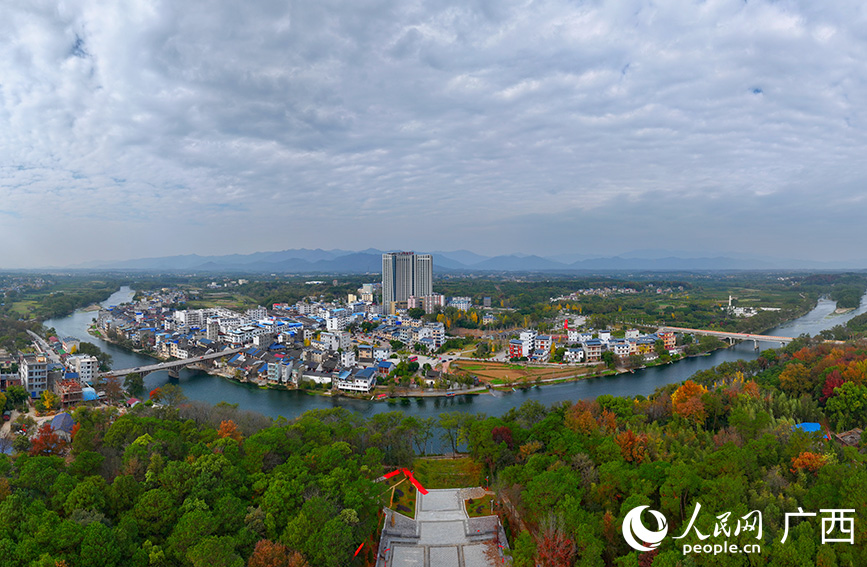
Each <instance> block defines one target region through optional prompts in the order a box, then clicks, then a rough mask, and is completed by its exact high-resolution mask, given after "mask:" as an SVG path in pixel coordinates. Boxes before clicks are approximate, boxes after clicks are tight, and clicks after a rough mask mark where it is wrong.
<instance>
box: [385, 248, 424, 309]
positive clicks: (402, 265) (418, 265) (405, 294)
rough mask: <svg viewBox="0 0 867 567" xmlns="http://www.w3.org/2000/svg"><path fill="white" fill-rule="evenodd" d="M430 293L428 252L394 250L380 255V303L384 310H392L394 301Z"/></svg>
mask: <svg viewBox="0 0 867 567" xmlns="http://www.w3.org/2000/svg"><path fill="white" fill-rule="evenodd" d="M432 293H433V257H432V256H431V255H430V254H415V253H413V252H396V253H393V254H383V255H382V305H383V307H385V309H386V312H392V311H393V310H394V303H396V302H401V301H406V300H407V298H409V297H411V296H416V297H420V296H425V295H430V294H432Z"/></svg>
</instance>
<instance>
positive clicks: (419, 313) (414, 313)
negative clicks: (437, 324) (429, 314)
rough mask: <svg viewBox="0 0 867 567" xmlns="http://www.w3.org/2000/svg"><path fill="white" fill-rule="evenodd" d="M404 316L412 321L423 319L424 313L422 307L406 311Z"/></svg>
mask: <svg viewBox="0 0 867 567" xmlns="http://www.w3.org/2000/svg"><path fill="white" fill-rule="evenodd" d="M406 314H407V315H409V316H410V317H412V318H413V319H421V318H422V317H424V314H425V311H424V309H423V308H422V307H413V308H412V309H407V311H406Z"/></svg>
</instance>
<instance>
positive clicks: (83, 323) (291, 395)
mask: <svg viewBox="0 0 867 567" xmlns="http://www.w3.org/2000/svg"><path fill="white" fill-rule="evenodd" d="M133 294H134V292H133V291H132V290H131V289H130V288H129V287H123V288H121V289H120V290H119V291H117V292H115V293H114V294H113V295H112V296H111V297H109V298H108V299H107V300H106V301H104V302H103V303H102V305H103V306H105V307H109V306H113V305H119V304H121V303H124V302H128V301H130V300H131V299H132V297H133ZM835 307H836V305H835V303H834V302H833V301H830V300H827V299H822V300H820V301H819V303H818V305H817V306H816V308H815V309H813V310H812V311H810V312H809V313H808V314H806V315H804V316H803V317H800V318H798V319H795V320H794V321H790V322H788V323H785V324H783V325H780V326H779V327H776V328H774V329H771V330H770V331H768V333H767V334H769V335H777V336H789V337H797V336H799V335H801V334H805V333H806V334H810V335H815V334H817V333H818V332H819V331H822V330H824V329H828V328H831V327H833V326H834V325H839V324H842V323H845V322H846V321H848V320H849V319H851V318H852V317H855V316H856V315H859V314H861V313H864V312H865V311H867V295H865V296H864V297H863V298H862V299H861V305H860V306H859V307H858V309H855V310H853V311H850V312H848V313H844V314H834V309H835ZM95 316H96V312H93V311H76V312H75V313H73V314H72V315H69V316H68V317H63V318H60V319H50V320H48V321H45V326H46V327H54V328H55V329H56V330H57V333H58V336H59V337H75V338H77V339H79V340H82V341H89V342H92V343H94V344H96V345H98V346H99V347H100V348H101V349H102V350H103V351H105V352H107V353H109V354H110V355H111V356H112V358H113V367H114V368H134V367H136V366H144V365H146V364H152V363H153V359H151V358H148V357H146V356H142V355H139V354H135V353H131V352H128V351H126V350H124V349H121V348H119V347H117V346H115V345H113V344H111V343H108V342H106V341H103V340H101V339H98V338H95V337H93V336H91V335H90V334H88V332H87V329H88V327H89V326H90V325H91V322H92V320H93V318H94V317H95ZM778 346H779V343H766V344H761V343H760V348H762V349H764V348H776V347H778ZM758 356H759V353H758V352H757V351H756V350H755V349H754V348H753V343H752V341H750V342H745V343H741V344H738V345H735V346H734V347H731V348H727V349H721V350H718V351H715V352H713V353H711V354H710V355H708V356H699V357H694V358H688V359H685V360H681V361H678V362H676V363H673V364H668V365H665V366H658V367H654V368H646V369H642V370H637V371H636V372H635V373H633V374H620V375H616V376H610V377H605V378H592V379H589V380H581V381H578V382H569V383H565V384H553V385H549V386H542V387H539V388H530V389H527V390H518V391H516V392H497V393H496V394H495V395H490V394H482V395H458V396H454V397H450V398H441V397H438V398H417V399H410V398H402V399H400V400H392V401H390V402H370V401H365V400H348V399H345V398H329V397H326V396H317V395H309V394H306V393H304V392H298V391H285V390H266V389H262V388H258V387H256V386H252V385H250V384H240V383H238V382H234V381H230V380H226V379H225V378H220V377H218V376H211V375H209V374H206V373H204V372H201V371H198V370H189V369H182V370H181V372H180V381H179V384H180V386H181V388H183V391H184V394H185V395H186V396H187V397H188V398H189V399H191V400H201V401H205V402H208V403H210V404H216V403H219V402H222V401H225V402H229V403H233V404H238V406H239V408H240V409H244V410H251V411H256V412H259V413H262V414H265V415H268V416H271V417H278V416H283V417H286V418H289V419H292V418H294V417H297V416H299V415H301V414H302V413H304V412H305V411H307V410H311V409H327V408H333V407H344V408H346V409H349V410H352V411H355V412H358V413H360V414H361V415H364V416H366V417H369V416H371V415H374V414H377V413H381V412H386V411H393V410H402V411H404V412H406V413H407V414H413V415H417V416H419V417H434V416H437V415H439V414H440V413H441V412H444V411H463V412H473V413H485V414H487V415H501V414H503V413H505V412H506V411H508V410H509V409H511V408H513V407H516V406H519V405H521V404H522V403H524V402H526V401H527V400H536V401H538V402H540V403H542V404H544V405H550V404H554V403H557V402H561V401H563V400H579V399H587V398H596V397H597V396H601V395H603V394H611V395H614V396H636V395H645V396H646V395H648V394H651V393H652V392H653V391H654V390H656V389H657V388H659V387H660V386H664V385H666V384H670V383H672V382H681V381H683V380H686V379H687V378H689V377H690V376H692V375H693V374H695V373H696V372H699V371H701V370H706V369H708V368H711V367H713V366H716V365H718V364H720V363H722V362H728V361H735V360H741V359H743V360H752V359H754V358H756V357H758ZM168 379H169V378H168V373H167V372H165V371H163V372H154V373H152V374H149V375H148V376H146V377H145V386H146V387H147V389H148V390H150V389H153V388H155V387H157V386H162V385H163V384H165V383H166V382H168Z"/></svg>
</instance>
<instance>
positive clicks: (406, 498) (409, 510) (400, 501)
mask: <svg viewBox="0 0 867 567" xmlns="http://www.w3.org/2000/svg"><path fill="white" fill-rule="evenodd" d="M388 487H389V488H388V490H386V491H385V493H384V494H383V495H382V504H383V506H388V507H389V508H391V509H392V510H396V511H398V512H400V513H401V514H403V515H404V516H408V517H410V518H413V519H415V501H416V499H417V498H418V491H417V490H416V489H415V487H414V486H413V485H412V483H411V482H409V480H407V479H406V478H405V477H404V476H403V475H398V476H396V477H395V478H393V479H391V480H390V481H388ZM392 487H394V498H393V499H392V496H391V488H392Z"/></svg>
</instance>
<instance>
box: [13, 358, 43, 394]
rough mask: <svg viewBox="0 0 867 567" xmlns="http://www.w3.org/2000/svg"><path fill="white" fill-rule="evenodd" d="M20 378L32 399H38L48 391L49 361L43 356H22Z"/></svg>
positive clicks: (19, 367)
mask: <svg viewBox="0 0 867 567" xmlns="http://www.w3.org/2000/svg"><path fill="white" fill-rule="evenodd" d="M18 377H19V378H20V379H21V385H22V386H24V389H25V390H27V391H28V392H29V393H30V397H32V398H38V397H39V396H40V395H42V392H43V391H45V390H47V389H48V359H47V358H46V357H45V355H42V354H27V355H25V354H22V355H20V356H19V357H18Z"/></svg>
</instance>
